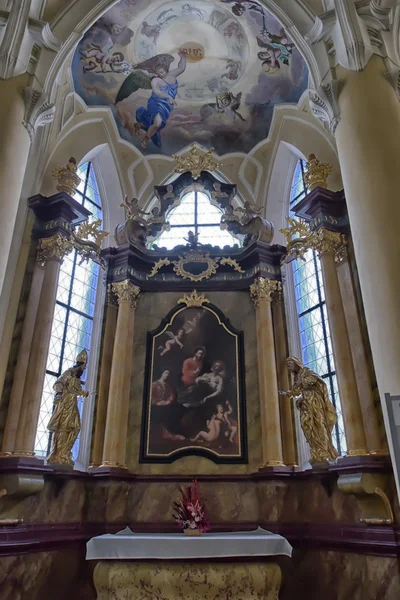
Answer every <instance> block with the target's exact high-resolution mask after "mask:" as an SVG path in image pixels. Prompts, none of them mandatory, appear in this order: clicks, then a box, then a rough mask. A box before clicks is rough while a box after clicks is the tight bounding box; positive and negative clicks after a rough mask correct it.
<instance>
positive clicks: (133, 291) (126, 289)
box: [112, 279, 140, 308]
mask: <svg viewBox="0 0 400 600" xmlns="http://www.w3.org/2000/svg"><path fill="white" fill-rule="evenodd" d="M112 291H113V292H114V294H115V295H116V296H117V298H118V304H121V302H129V303H130V305H131V306H132V308H136V306H137V303H138V300H139V294H140V289H139V288H138V287H137V286H136V285H134V284H133V283H132V282H131V281H129V279H125V281H121V282H119V283H113V284H112Z"/></svg>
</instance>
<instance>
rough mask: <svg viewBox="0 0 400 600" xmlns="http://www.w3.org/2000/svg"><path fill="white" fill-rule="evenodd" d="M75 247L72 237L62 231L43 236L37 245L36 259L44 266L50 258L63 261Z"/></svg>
mask: <svg viewBox="0 0 400 600" xmlns="http://www.w3.org/2000/svg"><path fill="white" fill-rule="evenodd" d="M72 248H73V244H72V241H71V239H70V238H67V237H66V236H65V235H63V234H62V233H60V232H57V233H55V234H54V235H52V236H50V237H47V238H41V239H40V240H39V243H38V247H37V254H36V261H37V262H38V263H39V264H41V265H42V266H43V265H45V263H46V262H47V261H49V260H56V261H58V262H62V260H63V258H64V256H66V255H67V254H69V252H71V250H72Z"/></svg>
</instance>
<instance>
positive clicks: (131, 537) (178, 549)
mask: <svg viewBox="0 0 400 600" xmlns="http://www.w3.org/2000/svg"><path fill="white" fill-rule="evenodd" d="M291 551H292V548H291V546H290V544H289V542H288V541H287V540H285V539H284V538H283V537H281V536H279V535H275V534H271V533H269V532H267V531H264V530H262V529H258V530H256V531H252V532H241V533H231V534H230V533H221V534H218V533H214V534H212V533H211V534H204V535H202V536H201V537H197V538H195V537H194V538H188V537H187V536H184V535H182V534H158V535H157V534H155V535H150V534H145V535H142V534H133V533H131V532H128V531H125V532H121V533H120V534H116V535H103V536H99V537H98V538H94V539H92V540H90V541H89V542H88V546H87V559H88V560H99V561H100V562H99V563H98V564H97V565H96V568H95V571H94V584H95V587H96V591H97V600H111V599H113V600H139V599H140V600H154V599H157V600H199V599H202V600H217V599H220V598H232V599H237V598H240V599H241V600H276V599H277V598H278V595H279V590H280V585H281V570H280V567H279V565H278V564H277V563H276V562H275V558H276V557H277V556H282V555H285V556H291Z"/></svg>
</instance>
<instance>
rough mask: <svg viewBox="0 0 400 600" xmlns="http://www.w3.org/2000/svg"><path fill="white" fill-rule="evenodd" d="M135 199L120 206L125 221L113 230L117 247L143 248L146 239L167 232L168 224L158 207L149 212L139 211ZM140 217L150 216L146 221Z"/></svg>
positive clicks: (126, 200)
mask: <svg viewBox="0 0 400 600" xmlns="http://www.w3.org/2000/svg"><path fill="white" fill-rule="evenodd" d="M138 203H139V201H138V199H137V198H132V200H128V199H127V197H125V202H124V203H123V204H121V206H123V207H124V208H125V221H124V222H123V223H119V225H117V227H116V229H115V239H116V242H117V244H118V246H122V245H123V244H132V245H133V246H138V247H145V246H146V242H147V238H148V237H154V236H156V235H158V234H159V233H160V231H168V230H169V227H170V226H169V223H168V221H166V220H165V215H163V214H161V210H160V207H159V206H154V207H153V209H152V210H151V212H146V211H144V210H141V209H140V208H139V205H138ZM142 215H151V216H150V217H149V218H148V219H145V218H143V216H142Z"/></svg>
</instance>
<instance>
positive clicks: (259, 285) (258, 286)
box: [250, 277, 282, 308]
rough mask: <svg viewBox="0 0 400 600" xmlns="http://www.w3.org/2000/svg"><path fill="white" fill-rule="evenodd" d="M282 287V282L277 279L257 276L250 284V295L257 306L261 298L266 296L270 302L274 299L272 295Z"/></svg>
mask: <svg viewBox="0 0 400 600" xmlns="http://www.w3.org/2000/svg"><path fill="white" fill-rule="evenodd" d="M281 289H282V284H281V282H280V281H277V280H276V279H267V278H265V277H257V279H255V280H254V282H253V283H252V284H251V286H250V296H251V298H252V300H253V302H254V306H255V307H256V308H257V307H258V306H259V304H260V300H261V299H262V298H265V299H266V300H268V302H271V301H272V296H273V294H275V293H276V292H279V291H280V290H281Z"/></svg>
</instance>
